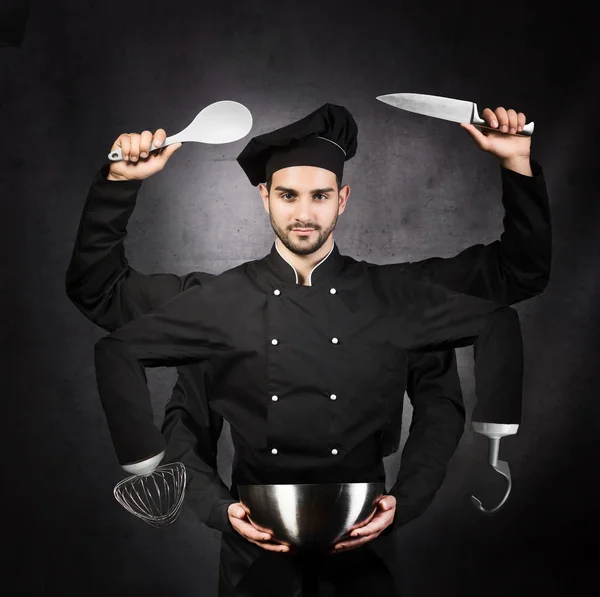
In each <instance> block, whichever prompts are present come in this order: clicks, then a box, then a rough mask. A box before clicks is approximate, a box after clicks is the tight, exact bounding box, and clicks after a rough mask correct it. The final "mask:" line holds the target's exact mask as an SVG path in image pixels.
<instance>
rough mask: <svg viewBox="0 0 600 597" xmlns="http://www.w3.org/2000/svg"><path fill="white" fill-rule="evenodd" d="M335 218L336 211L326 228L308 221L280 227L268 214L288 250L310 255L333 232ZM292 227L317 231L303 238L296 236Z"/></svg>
mask: <svg viewBox="0 0 600 597" xmlns="http://www.w3.org/2000/svg"><path fill="white" fill-rule="evenodd" d="M337 219H338V214H337V212H336V214H335V219H334V220H333V222H332V223H331V225H330V226H327V227H326V228H323V227H321V226H317V225H316V224H310V223H307V224H299V223H295V224H292V225H291V226H289V227H288V228H281V227H280V226H278V225H277V224H276V223H275V222H274V221H273V217H272V216H270V220H271V226H272V228H273V231H274V232H275V234H276V235H277V238H278V239H279V240H280V241H281V242H282V243H283V245H284V246H285V248H286V249H288V250H290V251H291V252H292V253H295V254H296V255H310V254H311V253H314V252H315V251H318V250H319V249H320V248H321V247H322V246H323V245H324V244H325V241H326V240H327V239H328V238H329V235H330V234H331V233H332V232H333V229H334V228H335V225H336V223H337ZM293 228H310V229H311V230H316V232H317V233H316V234H311V235H310V236H308V237H304V238H303V237H297V236H296V235H295V233H294V232H292V229H293Z"/></svg>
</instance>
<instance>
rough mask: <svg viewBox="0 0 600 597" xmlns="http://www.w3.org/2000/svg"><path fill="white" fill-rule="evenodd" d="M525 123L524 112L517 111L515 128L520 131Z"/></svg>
mask: <svg viewBox="0 0 600 597" xmlns="http://www.w3.org/2000/svg"><path fill="white" fill-rule="evenodd" d="M526 123H527V119H526V118H525V114H524V113H523V112H519V113H518V114H517V130H518V131H522V130H523V127H524V126H525V124H526Z"/></svg>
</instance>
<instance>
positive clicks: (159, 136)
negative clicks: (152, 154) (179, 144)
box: [152, 129, 170, 147]
mask: <svg viewBox="0 0 600 597" xmlns="http://www.w3.org/2000/svg"><path fill="white" fill-rule="evenodd" d="M166 138H167V132H166V131H165V129H156V132H155V133H154V139H153V140H152V143H154V147H161V146H162V144H163V143H164V142H165V139H166ZM169 147H170V146H169Z"/></svg>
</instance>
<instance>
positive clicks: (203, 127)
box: [108, 100, 252, 162]
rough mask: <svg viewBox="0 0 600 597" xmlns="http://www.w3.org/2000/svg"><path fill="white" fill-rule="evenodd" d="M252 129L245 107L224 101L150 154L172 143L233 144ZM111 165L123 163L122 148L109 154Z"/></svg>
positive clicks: (202, 114)
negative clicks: (121, 161)
mask: <svg viewBox="0 0 600 597" xmlns="http://www.w3.org/2000/svg"><path fill="white" fill-rule="evenodd" d="M251 128H252V114H251V113H250V110H248V108H246V106H244V105H242V104H240V103H238V102H234V101H231V100H223V101H220V102H215V103H213V104H210V105H208V106H206V108H204V109H203V110H202V111H201V112H199V113H198V115H197V116H196V118H194V120H192V122H191V123H190V124H189V125H188V126H186V127H185V128H184V129H183V130H182V131H181V132H180V133H177V134H176V135H172V136H170V137H167V138H166V139H165V140H164V143H163V144H162V145H161V146H160V147H159V148H157V147H154V143H152V145H151V146H150V151H153V150H154V149H161V148H162V147H166V146H167V145H172V144H173V143H185V142H187V141H195V142H196V143H211V144H213V145H217V144H220V143H231V142H233V141H237V140H238V139H241V138H242V137H245V136H246V135H247V134H248V133H249V132H250V129H251ZM108 159H109V160H110V161H111V162H118V161H120V160H122V159H123V155H122V154H121V148H120V147H117V149H115V151H111V152H110V153H109V154H108Z"/></svg>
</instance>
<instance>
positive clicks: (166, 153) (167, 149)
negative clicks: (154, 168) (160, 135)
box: [161, 143, 182, 161]
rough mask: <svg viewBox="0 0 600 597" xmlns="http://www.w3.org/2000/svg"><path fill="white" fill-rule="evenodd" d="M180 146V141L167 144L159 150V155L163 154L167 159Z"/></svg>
mask: <svg viewBox="0 0 600 597" xmlns="http://www.w3.org/2000/svg"><path fill="white" fill-rule="evenodd" d="M181 146H182V143H173V145H167V146H166V147H165V148H164V149H163V150H162V151H161V155H162V156H164V157H165V158H166V160H168V159H169V158H170V157H171V156H172V155H173V154H174V153H175V152H176V151H177V150H178V149H179V148H180V147H181ZM166 160H165V161H166Z"/></svg>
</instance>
